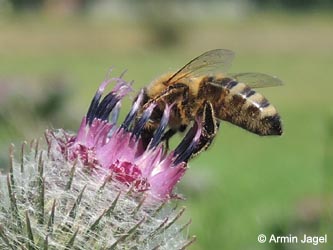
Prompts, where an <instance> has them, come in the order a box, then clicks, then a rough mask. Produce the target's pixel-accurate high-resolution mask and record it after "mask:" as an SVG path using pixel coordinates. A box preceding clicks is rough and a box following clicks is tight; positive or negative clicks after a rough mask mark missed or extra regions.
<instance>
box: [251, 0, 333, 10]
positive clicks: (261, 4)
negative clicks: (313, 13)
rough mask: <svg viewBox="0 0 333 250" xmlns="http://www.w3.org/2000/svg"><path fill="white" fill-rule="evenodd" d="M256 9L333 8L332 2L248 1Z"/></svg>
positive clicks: (300, 0) (331, 0) (327, 0)
mask: <svg viewBox="0 0 333 250" xmlns="http://www.w3.org/2000/svg"><path fill="white" fill-rule="evenodd" d="M251 1H252V2H253V3H254V4H255V6H256V7H257V8H271V9H272V8H284V9H287V10H293V11H295V10H298V11H304V10H309V9H313V8H316V9H320V8H322V9H324V8H327V7H331V8H332V7H333V0H250V2H251Z"/></svg>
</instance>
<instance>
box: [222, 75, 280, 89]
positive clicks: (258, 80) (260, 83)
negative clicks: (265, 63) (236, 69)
mask: <svg viewBox="0 0 333 250" xmlns="http://www.w3.org/2000/svg"><path fill="white" fill-rule="evenodd" d="M228 76H229V77H231V78H234V79H235V80H237V81H238V82H242V83H245V84H246V85H248V86H249V87H251V88H264V87H274V86H280V85H282V84H283V83H282V81H281V80H280V79H279V78H277V77H276V76H271V75H267V74H263V73H253V72H247V73H229V74H228Z"/></svg>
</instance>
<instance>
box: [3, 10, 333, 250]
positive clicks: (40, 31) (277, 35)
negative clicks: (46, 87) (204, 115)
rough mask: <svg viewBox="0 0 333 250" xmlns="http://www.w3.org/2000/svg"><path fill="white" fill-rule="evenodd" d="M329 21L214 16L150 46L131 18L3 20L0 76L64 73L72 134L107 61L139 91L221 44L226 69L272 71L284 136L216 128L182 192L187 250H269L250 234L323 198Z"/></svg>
mask: <svg viewBox="0 0 333 250" xmlns="http://www.w3.org/2000/svg"><path fill="white" fill-rule="evenodd" d="M332 25H333V19H332V18H330V17H328V16H320V15H316V14H311V15H310V14H309V15H297V16H292V15H282V16H281V15H268V14H258V15H257V16H253V17H251V16H250V17H244V19H242V20H239V21H226V20H224V19H219V18H217V17H214V18H212V19H211V20H201V21H191V22H190V24H189V25H187V27H188V28H187V30H184V32H183V33H182V41H183V43H180V44H179V45H178V46H175V47H172V48H168V49H163V48H155V47H153V46H152V44H150V43H149V41H150V39H149V34H148V33H147V31H146V30H145V29H144V28H143V27H141V26H140V23H137V22H129V21H128V22H124V23H121V22H119V21H118V22H110V23H108V22H107V21H105V22H101V21H90V20H85V19H74V20H66V21H59V20H51V19H47V18H40V17H39V18H28V19H27V20H15V21H13V20H8V19H6V20H0V30H1V36H0V56H1V60H0V77H9V76H16V75H18V76H20V77H26V78H30V77H36V76H40V75H42V76H44V75H47V74H52V73H54V72H56V73H60V74H63V75H65V76H66V77H68V79H70V82H71V84H73V86H71V88H72V91H71V95H72V99H71V100H70V101H69V104H68V110H69V112H70V113H71V114H73V118H75V119H76V121H77V123H76V124H73V125H72V127H71V128H70V129H75V128H76V127H77V126H78V124H79V119H80V118H81V116H82V115H83V114H84V113H85V111H86V109H87V106H88V105H89V102H90V98H91V97H92V95H93V93H94V92H95V90H96V88H97V86H98V84H99V83H100V82H101V81H102V80H103V79H104V76H105V75H106V72H107V70H108V68H109V67H110V66H112V65H114V66H115V67H116V69H115V72H116V73H117V74H120V72H121V71H122V70H123V69H128V70H129V71H128V73H127V74H126V78H127V79H128V80H131V79H134V80H135V82H136V84H135V85H134V87H135V89H136V90H138V89H139V88H140V87H142V86H143V85H145V84H147V83H148V82H149V81H150V80H152V79H153V78H154V77H156V76H158V75H159V74H160V73H163V72H164V71H166V70H170V69H173V70H175V69H177V68H178V67H180V66H182V65H183V64H184V63H186V62H187V61H188V60H189V59H191V58H193V57H194V56H197V55H199V54H200V53H202V52H203V51H206V50H209V49H212V48H218V47H222V48H229V49H233V50H234V51H236V53H237V57H236V59H235V62H234V65H233V68H232V71H239V72H240V71H243V72H247V71H258V72H265V73H271V74H275V75H278V76H279V77H280V78H281V79H283V81H284V83H285V85H284V86H283V87H279V88H271V89H260V92H262V93H264V94H265V96H267V97H268V98H269V100H270V101H271V102H272V103H274V105H275V106H276V107H277V108H278V110H279V111H280V113H281V116H282V118H283V123H284V130H285V134H284V135H283V136H282V137H280V138H260V137H257V136H255V135H252V134H249V133H247V132H245V131H243V130H241V129H239V128H237V127H234V126H232V125H229V124H226V123H222V125H221V129H220V130H221V131H220V133H219V135H218V136H217V138H216V140H215V142H214V145H213V146H212V147H211V148H210V149H209V151H208V152H205V153H203V154H202V155H200V156H199V157H198V158H197V159H195V160H194V161H193V162H192V164H191V168H190V170H189V171H188V173H187V175H186V178H185V181H184V183H183V184H182V185H181V186H180V188H179V189H180V190H181V191H180V192H181V193H183V194H185V195H186V197H187V201H186V204H187V207H188V211H189V214H190V216H191V217H192V219H193V223H192V227H191V233H192V234H196V235H197V236H198V240H197V243H196V244H194V246H193V247H192V249H195V250H197V249H269V248H270V247H273V246H272V245H268V244H262V245H260V244H259V243H258V242H257V235H258V234H260V233H265V234H269V233H270V230H272V231H274V230H278V229H280V228H282V229H284V228H285V230H288V226H289V224H288V223H290V222H292V221H294V220H297V218H298V217H297V213H298V212H299V211H298V210H296V207H297V204H298V203H299V202H301V201H302V200H303V199H308V198H311V197H320V196H321V194H322V192H323V190H322V184H323V178H324V176H323V175H324V173H323V168H322V164H323V152H324V141H325V140H324V139H325V135H326V130H325V129H326V124H325V123H326V121H327V117H328V116H329V115H330V114H331V112H332V108H331V100H332V99H331V97H332V90H333V88H332V84H331V81H332V79H333V73H332V70H331V67H332V65H333V50H332V44H333V32H332V29H331V27H332ZM151 47H152V48H151ZM45 84H47V82H46V83H45ZM20 87H21V88H23V89H26V90H28V89H29V88H31V86H28V85H24V84H22V86H20ZM133 96H134V94H133ZM129 104H130V101H127V102H126V103H125V104H124V106H125V108H124V109H125V110H126V106H128V105H129ZM42 132H43V131H40V134H42ZM0 133H1V131H0ZM2 133H4V132H2ZM0 136H1V137H2V138H4V135H0ZM5 138H6V141H8V138H7V137H5ZM14 139H17V138H14ZM19 139H22V140H23V139H27V138H19ZM325 193H327V190H326V192H325ZM330 194H331V195H332V192H330ZM286 233H287V235H289V233H293V232H289V231H287V232H286ZM295 247H296V246H295ZM306 247H307V246H305V245H304V248H302V249H310V248H306ZM277 249H279V248H277ZM281 249H282V248H281ZM295 249H296V248H295Z"/></svg>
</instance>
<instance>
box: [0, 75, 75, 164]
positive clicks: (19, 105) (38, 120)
mask: <svg viewBox="0 0 333 250" xmlns="http://www.w3.org/2000/svg"><path fill="white" fill-rule="evenodd" d="M40 81H45V82H47V83H48V84H47V85H45V84H41V83H39V84H38V85H37V86H42V88H41V89H40V88H38V87H36V85H35V86H34V84H36V83H34V84H33V83H31V82H32V81H29V80H26V79H25V80H24V79H1V80H0V84H1V85H0V87H1V94H0V97H1V100H0V103H1V109H0V141H1V144H0V152H1V153H0V169H1V168H2V169H4V168H6V167H7V162H8V159H7V158H8V153H7V148H8V146H9V144H10V143H11V142H16V141H15V140H14V141H13V138H15V137H16V138H18V137H21V138H25V139H29V138H30V139H33V137H32V136H35V137H40V136H42V134H41V132H42V131H43V130H44V129H46V128H49V127H52V126H56V127H68V126H69V124H71V123H72V122H73V118H74V117H73V116H72V115H71V114H69V113H68V111H69V110H70V109H68V107H66V105H67V102H68V98H69V93H70V91H69V89H68V88H69V86H70V84H69V83H68V82H67V81H65V80H64V78H63V77H61V76H52V77H47V79H46V80H40ZM22 86H25V87H22Z"/></svg>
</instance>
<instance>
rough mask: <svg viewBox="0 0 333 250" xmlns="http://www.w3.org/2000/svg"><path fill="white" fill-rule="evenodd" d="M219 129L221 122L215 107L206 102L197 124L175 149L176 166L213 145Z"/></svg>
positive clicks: (198, 116)
mask: <svg viewBox="0 0 333 250" xmlns="http://www.w3.org/2000/svg"><path fill="white" fill-rule="evenodd" d="M218 128H219V121H218V120H216V118H215V113H214V109H213V106H212V104H211V103H210V102H208V101H205V102H204V104H203V106H202V108H201V109H200V110H199V112H198V115H197V118H196V122H195V123H194V125H193V126H192V127H191V128H190V129H189V131H188V132H187V134H186V135H185V137H184V139H183V140H182V142H181V143H180V144H179V145H178V147H177V148H176V149H175V152H174V154H175V155H177V158H176V160H175V165H176V164H178V163H181V162H187V161H188V160H189V159H191V158H193V157H194V156H196V155H198V154H200V153H201V152H203V151H205V150H206V149H207V148H208V147H209V145H210V144H211V143H212V141H213V139H214V137H215V135H216V133H217V130H218Z"/></svg>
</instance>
